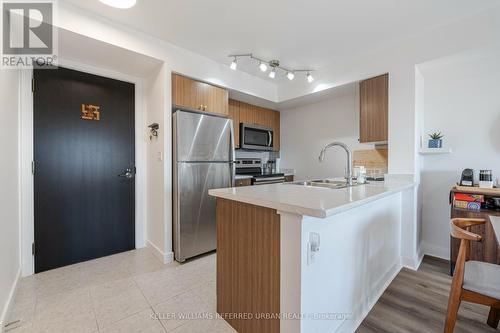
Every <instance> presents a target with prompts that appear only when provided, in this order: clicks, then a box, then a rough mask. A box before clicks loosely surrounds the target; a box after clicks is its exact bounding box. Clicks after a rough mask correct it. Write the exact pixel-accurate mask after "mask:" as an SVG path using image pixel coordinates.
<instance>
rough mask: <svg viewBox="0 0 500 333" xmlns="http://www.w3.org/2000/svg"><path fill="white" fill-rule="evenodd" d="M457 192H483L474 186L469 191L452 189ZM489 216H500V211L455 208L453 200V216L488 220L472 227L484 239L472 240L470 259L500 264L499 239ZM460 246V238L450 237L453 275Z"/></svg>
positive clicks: (451, 270)
mask: <svg viewBox="0 0 500 333" xmlns="http://www.w3.org/2000/svg"><path fill="white" fill-rule="evenodd" d="M485 191H488V190H485ZM455 192H458V193H471V194H481V193H480V191H478V189H474V188H472V189H471V190H470V191H469V192H466V191H463V190H455V189H454V190H452V194H453V193H455ZM484 194H485V195H491V194H490V193H489V192H486V193H484ZM489 216H500V211H495V210H485V209H482V210H480V211H472V210H467V209H461V208H455V207H454V206H453V201H452V200H451V218H479V219H485V220H486V223H485V224H484V225H479V226H473V227H471V229H470V231H471V232H473V233H475V234H478V235H480V236H481V237H482V238H483V239H482V241H481V242H470V248H469V259H470V260H475V261H482V262H488V263H492V264H500V250H499V247H498V241H497V238H496V236H495V232H494V230H493V226H492V224H491V222H490V219H489ZM459 247H460V240H459V239H455V238H453V237H450V255H451V258H450V262H451V268H450V275H453V271H454V268H455V262H456V260H457V256H458V249H459Z"/></svg>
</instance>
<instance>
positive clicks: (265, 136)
mask: <svg viewBox="0 0 500 333" xmlns="http://www.w3.org/2000/svg"><path fill="white" fill-rule="evenodd" d="M240 126H241V128H240V148H242V149H253V150H273V143H274V131H273V129H272V128H270V127H266V126H261V125H253V124H241V125H240Z"/></svg>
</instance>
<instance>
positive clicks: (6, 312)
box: [0, 268, 21, 333]
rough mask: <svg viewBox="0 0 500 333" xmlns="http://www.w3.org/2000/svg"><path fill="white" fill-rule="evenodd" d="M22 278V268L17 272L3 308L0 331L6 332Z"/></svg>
mask: <svg viewBox="0 0 500 333" xmlns="http://www.w3.org/2000/svg"><path fill="white" fill-rule="evenodd" d="M20 279H21V269H20V268H19V271H18V272H17V276H16V279H15V280H14V283H13V284H12V287H11V288H10V293H9V298H8V299H7V303H6V304H5V305H4V307H3V309H2V316H1V317H0V332H2V333H3V332H4V328H5V325H7V317H8V315H9V313H10V310H11V309H12V306H13V305H14V297H15V296H16V292H17V287H18V286H19V280H20Z"/></svg>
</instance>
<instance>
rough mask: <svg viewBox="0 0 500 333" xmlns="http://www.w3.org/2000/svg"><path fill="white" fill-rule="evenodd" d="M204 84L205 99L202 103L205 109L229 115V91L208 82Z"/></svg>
mask: <svg viewBox="0 0 500 333" xmlns="http://www.w3.org/2000/svg"><path fill="white" fill-rule="evenodd" d="M203 85H206V86H207V87H206V95H205V100H204V102H203V103H202V104H203V105H204V106H205V107H206V108H205V111H208V112H214V113H219V114H223V115H226V116H227V115H229V92H228V91H227V90H226V89H222V88H219V87H216V86H212V85H210V84H206V83H203Z"/></svg>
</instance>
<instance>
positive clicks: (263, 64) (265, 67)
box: [259, 61, 267, 72]
mask: <svg viewBox="0 0 500 333" xmlns="http://www.w3.org/2000/svg"><path fill="white" fill-rule="evenodd" d="M259 68H260V70H261V71H262V72H265V71H267V65H266V63H265V62H262V61H261V62H260V65H259Z"/></svg>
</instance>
